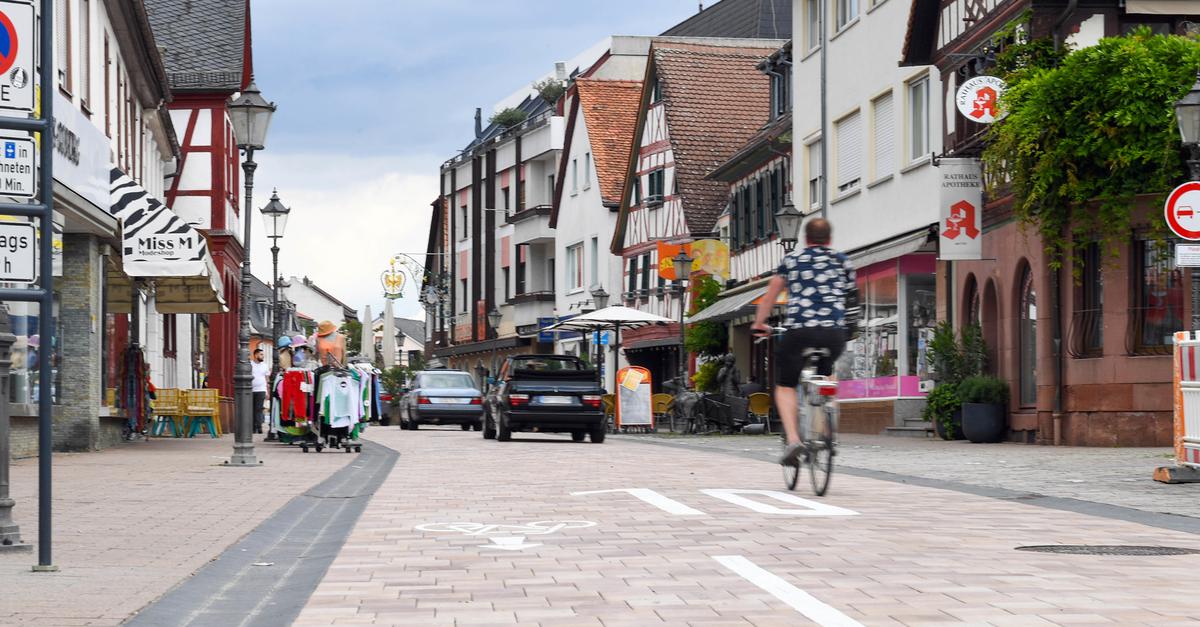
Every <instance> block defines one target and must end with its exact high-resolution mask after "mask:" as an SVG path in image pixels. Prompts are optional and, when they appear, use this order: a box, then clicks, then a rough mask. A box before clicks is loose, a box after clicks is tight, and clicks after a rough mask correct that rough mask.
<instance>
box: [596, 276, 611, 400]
mask: <svg viewBox="0 0 1200 627" xmlns="http://www.w3.org/2000/svg"><path fill="white" fill-rule="evenodd" d="M592 306H593V307H595V308H596V311H600V310H601V309H604V308H605V307H608V292H606V291H605V290H604V286H603V285H597V286H595V287H593V288H592ZM601 333H607V331H595V332H594V333H593V335H592V337H594V338H595V339H596V382H597V383H599V384H600V386H601V387H603V386H604V372H603V370H604V345H603V344H601V343H600V334H601ZM614 363H615V362H614Z"/></svg>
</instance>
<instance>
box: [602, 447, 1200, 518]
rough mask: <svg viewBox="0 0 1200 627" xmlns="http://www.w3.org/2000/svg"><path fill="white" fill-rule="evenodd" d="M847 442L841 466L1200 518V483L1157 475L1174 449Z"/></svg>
mask: <svg viewBox="0 0 1200 627" xmlns="http://www.w3.org/2000/svg"><path fill="white" fill-rule="evenodd" d="M621 437H623V438H630V439H637V440H641V441H653V442H659V443H667V444H672V445H679V446H690V447H696V448H700V449H706V450H720V451H724V452H728V453H737V454H742V455H747V456H752V457H755V458H759V459H764V460H774V459H775V458H776V457H777V456H778V455H779V437H778V436H768V435H763V436H745V435H734V436H677V435H670V434H653V435H636V436H634V435H631V436H621ZM840 442H841V449H840V451H839V457H838V460H837V463H838V465H839V466H847V467H851V468H859V469H863V470H871V471H877V472H886V473H893V474H897V475H903V476H906V477H921V478H924V479H936V480H939V481H950V482H955V483H960V484H965V485H970V486H980V487H988V488H1002V489H1006V490H1012V491H1016V492H1023V493H1028V494H1041V495H1046V496H1054V497H1060V498H1069V499H1079V500H1082V501H1090V502H1093V503H1106V504H1109V505H1118V506H1121V507H1129V508H1132V509H1137V510H1142V511H1146V512H1158V513H1168V514H1176V515H1181V516H1192V517H1200V484H1179V485H1167V484H1164V483H1158V482H1157V481H1154V480H1153V479H1152V475H1153V473H1154V469H1155V468H1157V467H1158V466H1164V465H1171V464H1173V463H1174V462H1173V460H1174V458H1175V456H1174V453H1173V451H1172V450H1171V449H1167V448H1085V447H1067V446H1057V447H1055V446H1035V445H1029V444H1008V443H1005V444H971V443H970V442H966V441H957V442H945V441H942V440H933V439H921V438H901V437H888V436H870V435H858V434H853V433H845V434H842V435H841V438H840Z"/></svg>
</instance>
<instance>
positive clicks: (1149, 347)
mask: <svg viewBox="0 0 1200 627" xmlns="http://www.w3.org/2000/svg"><path fill="white" fill-rule="evenodd" d="M1134 264H1135V268H1134V271H1133V278H1134V291H1135V293H1136V297H1137V298H1136V300H1135V301H1134V302H1135V304H1136V306H1135V308H1134V312H1133V314H1134V315H1133V316H1130V319H1131V320H1132V322H1133V325H1134V328H1133V330H1132V331H1133V333H1132V335H1133V336H1134V337H1133V339H1134V343H1133V346H1131V347H1129V348H1130V349H1131V352H1133V353H1135V354H1138V353H1152V354H1153V353H1166V352H1170V350H1171V345H1172V342H1173V337H1174V333H1175V332H1176V331H1178V330H1179V329H1183V328H1185V327H1184V326H1183V300H1184V286H1183V273H1182V271H1180V270H1179V269H1178V268H1176V267H1175V244H1174V243H1173V242H1158V241H1154V240H1138V241H1136V242H1135V243H1134Z"/></svg>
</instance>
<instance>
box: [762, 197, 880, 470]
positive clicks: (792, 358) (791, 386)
mask: <svg viewBox="0 0 1200 627" xmlns="http://www.w3.org/2000/svg"><path fill="white" fill-rule="evenodd" d="M832 235H833V227H832V226H831V225H830V224H829V221H828V220H826V219H824V218H815V219H812V220H809V221H808V222H807V223H806V224H805V225H804V238H805V248H803V249H801V250H797V251H793V252H791V253H788V254H787V255H785V256H784V258H783V262H782V263H780V264H779V268H778V269H777V270H776V271H775V276H774V277H772V278H771V282H770V283H769V284H768V286H767V293H766V295H765V296H763V297H762V300H761V301H759V303H758V310H757V313H756V315H755V319H754V324H753V325H752V326H751V327H750V328H751V330H752V331H753V332H754V334H755V335H758V336H766V335H770V334H771V327H770V326H769V325H768V324H767V318H768V317H769V316H770V315H771V308H772V307H774V305H775V302H776V298H778V296H779V294H780V293H781V292H783V291H784V290H787V294H788V297H787V316H786V320H785V321H784V324H783V326H784V327H786V328H787V332H786V333H784V334H783V337H782V338H781V339H780V341H779V342H778V345H777V346H776V348H775V359H776V360H777V361H776V363H777V364H778V366H777V369H776V372H778V377H777V379H776V381H775V408H776V410H778V411H779V418H780V420H781V421H782V422H783V429H784V433H785V434H786V436H787V447H786V448H785V449H784V453H783V456H782V457H781V458H780V459H779V463H781V464H791V463H794V462H795V461H796V459H797V458H799V457H800V454H801V452H802V451H803V450H804V446H803V444H802V443H801V440H800V433H799V429H798V428H797V418H798V417H797V415H796V412H797V407H798V402H797V390H796V386H797V385H799V384H800V371H801V370H802V369H803V368H804V363H803V353H804V351H805V350H806V349H810V348H824V349H828V351H829V355H827V356H824V357H822V358H820V360H819V362H818V364H817V372H818V374H822V375H825V376H829V375H831V374H833V363H834V361H836V360H837V358H838V356H839V355H841V354H842V351H843V350H844V349H845V347H846V341H847V340H848V339H850V338H851V337H853V336H854V335H856V334H857V329H858V317H859V309H858V287H857V284H856V283H855V276H854V267H853V266H851V265H850V259H849V258H847V257H846V255H845V254H843V253H840V252H838V251H836V250H833V249H832V248H830V247H829V243H830V238H831V237H832Z"/></svg>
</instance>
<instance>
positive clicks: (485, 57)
mask: <svg viewBox="0 0 1200 627" xmlns="http://www.w3.org/2000/svg"><path fill="white" fill-rule="evenodd" d="M697 4H698V3H697V1H696V0H603V1H594V0H507V1H505V2H497V1H494V0H341V2H334V3H331V2H328V1H323V2H317V1H316V0H253V27H254V67H255V74H256V78H257V81H258V86H259V88H261V89H262V91H263V95H264V96H266V97H267V98H268V99H269V100H273V101H275V103H276V104H278V106H279V110H278V112H277V113H276V115H275V118H274V121H273V122H272V127H271V132H270V135H269V136H268V138H267V148H266V150H264V151H263V152H260V153H259V155H258V162H259V168H258V173H257V175H256V179H255V207H261V206H263V205H264V204H266V202H267V199H268V198H270V193H271V189H272V188H274V187H277V188H278V189H279V196H280V198H281V199H282V200H283V202H284V204H286V205H288V206H290V207H291V208H292V214H291V219H290V221H289V223H288V231H287V233H286V236H285V238H284V239H283V240H281V243H280V251H281V252H280V255H279V264H280V273H281V274H282V275H283V276H292V275H294V276H308V277H310V278H311V279H313V280H314V281H315V282H316V283H317V284H318V285H320V286H321V287H323V288H325V289H326V290H327V291H329V292H330V293H332V294H334V295H335V296H337V297H338V298H340V299H342V300H343V301H345V302H346V303H347V304H348V305H350V306H352V307H355V308H357V309H359V310H360V311H359V313H360V315H361V314H362V311H361V310H362V308H363V307H364V306H366V305H370V307H371V310H372V312H373V313H374V314H375V315H378V313H379V312H380V311H381V310H382V306H383V298H382V288H381V287H380V284H379V275H380V273H381V272H382V271H383V269H384V268H385V267H386V264H387V260H388V259H389V258H391V256H392V255H393V254H395V253H400V252H408V253H418V252H423V251H424V250H425V242H426V238H427V237H428V233H429V203H430V202H432V201H433V200H434V198H435V197H436V196H437V193H438V187H437V173H438V166H439V165H440V164H441V163H442V162H443V161H445V160H446V159H448V158H449V157H452V156H454V154H456V153H457V151H459V150H461V149H462V148H463V147H464V146H465V145H466V144H467V142H468V141H469V140H470V139H471V137H472V134H473V132H474V112H475V107H483V108H484V111H485V112H489V111H490V110H491V109H492V107H493V105H494V104H495V103H496V102H498V101H500V100H502V99H504V98H505V97H507V96H509V95H511V94H512V93H513V92H515V91H517V90H518V89H521V88H523V87H524V86H526V85H528V84H530V83H531V82H533V81H534V80H535V79H537V78H538V77H540V76H542V75H544V74H546V73H549V72H551V71H553V69H554V63H555V61H563V60H566V59H569V58H571V57H574V56H576V55H577V54H579V53H580V52H583V51H584V50H586V49H588V48H590V47H591V46H592V45H593V44H595V43H596V42H598V41H600V40H601V39H603V38H604V37H606V36H609V35H653V34H657V33H660V32H662V31H663V30H665V29H667V28H668V27H670V26H671V25H673V24H675V23H677V22H679V21H680V20H682V19H684V18H686V17H688V16H689V15H692V14H694V13H695V12H696V9H697ZM708 4H712V3H711V2H710V3H708ZM255 219H256V222H255V224H254V233H255V237H254V241H253V250H252V254H253V260H252V262H253V265H254V268H255V274H257V275H258V276H260V277H269V276H270V263H271V259H270V251H269V246H270V244H269V240H267V239H266V238H265V237H264V236H263V229H262V227H261V226H260V225H261V224H262V222H261V219H260V218H259V217H258V216H255ZM415 292H416V290H415V289H412V288H411V287H410V288H407V289H406V290H405V298H404V299H403V300H401V301H399V302H398V303H397V308H396V314H397V315H398V316H405V317H421V310H420V307H419V305H418V304H417V301H416V293H415Z"/></svg>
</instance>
